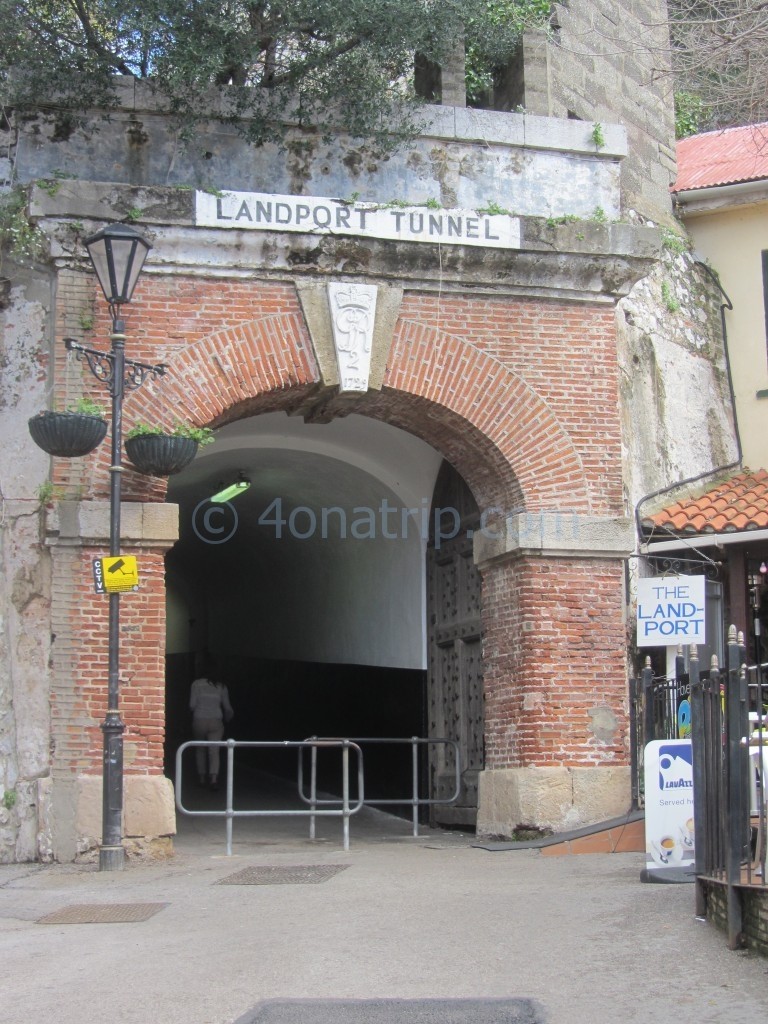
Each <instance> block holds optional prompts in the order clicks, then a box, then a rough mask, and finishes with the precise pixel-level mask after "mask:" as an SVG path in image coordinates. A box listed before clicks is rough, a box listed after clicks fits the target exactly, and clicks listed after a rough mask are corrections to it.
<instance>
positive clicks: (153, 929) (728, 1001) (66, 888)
mask: <svg viewBox="0 0 768 1024" xmlns="http://www.w3.org/2000/svg"><path fill="white" fill-rule="evenodd" d="M364 813H365V818H364V819H361V818H358V819H355V820H354V821H353V825H352V846H351V850H350V852H349V853H344V852H343V850H342V848H341V842H340V828H339V824H338V822H330V821H325V822H323V823H322V824H321V829H320V831H319V834H320V836H321V838H320V839H319V840H318V841H316V842H315V843H310V842H309V841H308V839H306V838H305V837H304V829H305V825H304V824H303V823H302V824H301V825H299V823H298V822H296V823H284V822H277V823H275V822H274V821H272V820H271V819H270V821H272V823H271V824H269V825H264V824H263V823H260V824H259V825H258V826H257V825H255V824H253V823H248V824H240V823H236V824H235V846H234V856H233V857H232V858H226V857H225V856H224V855H223V852H224V843H223V825H222V824H221V822H217V823H213V824H211V823H206V824H201V823H200V821H201V819H196V820H195V821H194V822H192V823H190V822H189V820H187V821H186V822H185V823H184V824H183V832H182V835H181V836H180V837H179V839H178V841H177V853H176V856H175V857H174V858H173V859H172V860H171V861H168V862H166V863H162V864H154V865H150V866H148V865H135V866H129V867H128V868H127V869H126V870H125V871H124V872H122V873H117V874H111V873H99V872H98V871H97V870H96V869H95V868H93V867H88V866H81V867H73V866H52V867H41V866H38V865H6V866H2V867H0V965H1V966H0V1019H1V1020H2V1021H3V1022H4V1024H27V1022H28V1021H38V1020H39V1021H55V1022H56V1024H85V1022H88V1024H106V1022H110V1024H111V1022H115V1021H118V1022H120V1024H131V1022H140V1024H148V1022H151V1024H182V1022H183V1024H231V1022H233V1021H236V1020H237V1019H238V1018H239V1017H242V1016H245V1017H246V1019H251V1018H254V1019H256V1017H255V1012H254V1010H255V1008H256V1007H257V1004H259V1003H260V1001H262V1000H276V999H312V1000H314V999H335V1000H339V999H366V1000H371V999H426V998H428V999H441V1000H446V999H457V998H464V999H470V998H474V999H477V998H480V997H482V998H486V999H487V998H495V999H506V1000H508V999H517V1000H523V1001H528V1000H532V1001H533V1003H532V1004H531V1005H533V1006H535V1007H536V1008H537V1010H536V1017H535V1019H536V1020H542V1021H547V1022H549V1024H620V1022H625V1021H637V1022H652V1024H657V1022H660V1021H667V1020H668V1019H671V1020H674V1021H686V1022H688V1021H695V1022H697V1024H707V1022H717V1024H720V1022H726V1021H727V1022H728V1024H758V1022H763V1021H766V1020H768V960H765V959H762V958H760V957H757V956H755V955H754V954H750V953H743V952H739V953H732V952H729V951H728V950H727V949H726V948H725V942H724V939H723V937H722V936H721V935H720V934H719V933H718V932H716V931H715V930H714V929H713V928H712V927H711V926H709V925H707V924H706V923H702V922H699V921H696V920H695V918H694V916H693V888H692V886H690V885H679V886H674V885H643V884H641V883H640V882H639V880H638V879H639V875H640V870H641V868H642V866H643V861H644V858H643V856H642V855H640V854H592V855H587V856H578V857H552V858H544V857H542V856H541V855H540V854H539V853H538V852H537V851H524V852H522V851H521V852H513V853H497V852H494V853H490V852H487V851H485V850H478V849H473V848H472V847H471V845H470V844H471V837H469V836H463V835H457V834H455V833H431V832H429V833H428V834H426V835H422V837H421V838H419V839H413V838H409V837H408V826H407V825H406V823H396V824H395V825H394V826H393V825H392V824H391V819H389V818H387V817H385V816H384V815H381V814H379V813H377V812H373V811H365V812H364ZM307 865H324V866H332V865H336V866H343V868H344V870H341V871H339V872H338V873H336V874H334V875H332V876H331V877H329V878H327V879H326V880H325V881H323V882H320V883H317V884H297V883H293V884H270V885H232V884H228V885H220V884H216V883H218V882H219V881H221V880H222V879H225V878H227V877H228V876H231V875H232V874H234V873H235V872H236V871H241V870H243V869H245V868H251V867H259V866H283V867H291V866H292V867H297V866H307ZM143 903H162V904H165V906H164V907H163V908H162V909H160V910H159V912H157V913H155V914H154V915H153V916H151V917H149V918H148V919H147V920H144V921H137V922H132V923H125V924H40V923H38V921H39V919H40V918H41V917H43V916H44V915H46V914H49V913H51V912H54V911H57V910H60V909H62V908H67V907H71V906H73V905H77V904H129V905H132V906H135V905H136V904H143ZM273 1005H274V1004H273ZM525 1005H528V1004H527V1002H526V1004H525ZM438 1008H439V1007H438ZM329 1011H331V1012H329V1014H328V1015H327V1019H328V1021H329V1024H333V1019H334V1013H333V1012H332V1011H333V1006H332V1004H329ZM335 1016H336V1019H337V1020H338V1019H340V1018H341V1015H340V1014H338V1013H337V1014H336V1015H335ZM437 1016H439V1014H438V1015H437ZM343 1017H344V1020H345V1021H347V1020H350V1019H351V1018H350V1015H349V1014H345V1015H343ZM352 1017H354V1014H352ZM264 1019H266V1016H265V1018H264ZM269 1019H270V1020H271V1019H273V1017H272V1016H269ZM274 1019H280V1020H281V1021H282V1020H286V1019H287V1020H290V1014H288V1016H287V1018H286V1015H285V1014H284V1013H282V1015H280V1014H278V1015H276V1016H274ZM298 1019H299V1015H298V1014H297V1016H296V1020H297V1021H298ZM361 1019H363V1015H361ZM366 1019H367V1018H366ZM377 1019H378V1018H377ZM451 1019H452V1018H451ZM483 1019H485V1017H483ZM504 1019H506V1018H503V1017H500V1018H499V1020H500V1021H501V1020H504ZM526 1019H527V1018H526ZM467 1024H470V1021H469V1020H468V1022H467Z"/></svg>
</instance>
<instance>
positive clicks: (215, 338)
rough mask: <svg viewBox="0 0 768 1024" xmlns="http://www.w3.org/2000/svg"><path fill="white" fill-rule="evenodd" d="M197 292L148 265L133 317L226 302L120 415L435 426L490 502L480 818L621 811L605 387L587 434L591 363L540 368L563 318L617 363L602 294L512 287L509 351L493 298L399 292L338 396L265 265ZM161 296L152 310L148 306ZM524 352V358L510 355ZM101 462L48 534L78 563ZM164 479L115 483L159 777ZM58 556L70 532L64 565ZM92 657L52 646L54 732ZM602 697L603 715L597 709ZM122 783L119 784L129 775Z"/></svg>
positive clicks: (482, 557)
mask: <svg viewBox="0 0 768 1024" xmlns="http://www.w3.org/2000/svg"><path fill="white" fill-rule="evenodd" d="M181 291H182V292H183V289H182V290H181ZM188 292H189V294H186V295H182V296H181V298H180V297H179V286H178V281H177V280H176V279H174V278H168V279H166V278H164V277H161V276H157V277H153V278H151V279H148V281H147V283H146V286H145V289H144V298H143V301H144V302H145V304H146V308H145V311H144V316H143V320H142V322H143V323H144V325H145V330H146V331H147V334H148V335H149V336H153V335H155V336H157V335H159V334H160V333H161V332H162V330H163V327H164V323H165V318H167V307H168V305H169V304H170V303H171V301H172V300H173V301H176V302H177V303H178V304H179V307H180V309H181V308H183V309H185V310H189V309H190V308H194V309H195V310H196V311H197V315H198V317H199V319H200V320H201V321H202V322H203V324H204V325H205V324H206V323H207V324H210V325H213V324H214V322H215V321H217V320H218V322H219V324H220V325H221V324H222V323H223V326H219V327H218V329H215V330H199V331H198V332H197V336H196V337H192V338H190V339H189V341H185V343H177V344H175V345H174V346H173V348H172V350H171V351H170V352H169V351H168V350H167V349H165V350H162V355H163V357H164V361H165V362H166V363H167V364H168V367H169V372H168V373H167V375H166V376H165V377H163V378H161V379H160V380H158V381H154V382H152V383H151V384H150V385H148V386H147V387H145V388H144V389H142V390H141V391H139V392H136V393H134V394H132V395H130V396H129V397H128V399H127V400H126V403H125V423H126V426H129V425H130V424H131V423H132V422H135V421H137V420H141V419H143V420H149V421H150V422H161V423H163V422H164V423H166V424H169V425H170V424H171V423H172V422H173V420H174V419H176V418H180V419H184V420H188V421H191V422H193V423H195V424H198V425H212V426H214V427H217V426H221V425H224V424H226V423H228V422H231V421H233V420H236V419H238V418H240V417H243V416H250V415H254V414H256V413H260V412H266V411H274V410H288V411H293V412H300V413H301V414H302V415H304V416H306V417H309V418H312V417H316V416H317V417H323V418H325V419H327V418H333V417H335V416H344V415H347V414H349V413H351V412H356V413H360V414H363V415H366V416H370V417H373V418H376V419H381V420H384V421H386V422H389V423H391V424H393V425H395V426H398V427H401V428H403V429H405V430H406V431H409V432H410V433H413V434H415V435H417V436H419V437H421V438H422V439H423V440H425V441H427V442H428V443H429V444H431V445H432V446H433V447H434V448H435V449H436V450H437V451H439V452H440V453H442V455H443V456H444V457H445V458H446V459H447V461H448V462H450V463H451V464H452V465H453V466H454V468H455V469H456V470H457V472H459V473H460V474H461V476H462V477H463V478H464V480H465V481H466V482H467V484H468V485H469V487H470V489H471V491H472V493H473V495H474V496H475V499H476V501H477V503H478V506H479V507H480V509H481V511H482V512H487V511H488V510H493V515H494V528H493V529H492V530H489V531H487V533H486V534H484V533H483V531H481V535H479V536H476V537H475V538H474V541H473V544H474V558H475V561H476V562H477V563H478V566H479V568H480V571H481V576H482V595H483V597H482V600H483V625H482V636H483V641H482V642H483V656H484V661H485V747H486V768H485V771H484V772H483V773H482V774H481V776H480V812H479V826H480V828H481V830H482V831H488V832H495V833H503V832H505V831H508V830H509V829H510V828H511V827H513V826H514V824H515V823H519V822H527V823H530V822H539V823H541V824H550V825H558V824H564V823H570V822H572V821H574V820H583V819H584V818H585V817H588V816H591V817H592V818H593V820H594V816H595V814H596V813H597V816H598V817H599V816H600V814H603V815H604V816H608V815H609V814H610V813H618V811H619V810H621V809H623V805H624V801H625V797H624V790H625V786H624V775H625V774H626V770H625V769H626V761H627V749H626V721H625V715H624V711H623V704H624V696H623V675H624V671H623V669H624V662H623V658H624V654H623V621H622V564H621V556H622V555H623V554H624V552H625V551H626V549H627V547H628V545H627V531H626V528H625V526H626V524H625V523H624V521H623V519H622V517H621V515H620V508H621V503H620V496H621V473H620V459H621V453H620V446H619V440H618V439H619V425H618V418H617V416H615V415H614V414H613V413H611V407H610V405H609V406H608V411H607V412H606V411H604V412H603V418H604V420H605V424H606V426H605V428H604V430H603V434H602V435H601V436H600V437H597V438H596V437H595V436H594V431H593V430H592V432H591V433H590V429H591V428H592V426H593V425H592V423H591V417H592V416H593V412H592V408H591V405H590V400H592V399H593V395H592V394H591V392H590V388H591V389H592V391H594V389H595V387H596V386H597V385H595V384H594V372H593V370H592V366H593V365H594V361H593V363H590V364H589V365H585V366H583V367H577V368H572V369H571V372H570V374H569V378H568V380H563V381H560V380H557V379H553V377H552V374H551V373H549V374H547V373H546V372H542V369H541V358H540V351H541V347H542V345H546V344H550V345H555V344H560V343H561V342H560V334H561V333H562V332H563V331H567V332H569V336H570V337H573V338H578V339H580V343H581V344H582V345H583V344H584V342H583V338H584V336H585V332H591V334H592V336H593V338H592V340H593V343H594V347H595V348H596V349H599V350H600V353H601V356H600V358H601V360H602V361H603V363H605V364H606V365H609V368H610V360H609V356H610V341H611V336H609V334H608V331H607V329H606V324H607V322H608V314H607V313H606V310H605V308H603V307H600V308H597V309H595V310H592V309H589V308H586V307H585V308H583V309H580V310H577V311H576V312H574V310H573V309H572V308H571V307H567V306H565V304H561V306H557V304H554V303H550V304H548V305H547V304H545V303H541V304H540V305H539V306H537V307H536V310H534V311H533V312H532V311H531V310H530V309H528V310H527V311H526V309H525V308H524V307H525V303H524V302H523V301H522V300H519V301H518V300H505V301H506V302H507V307H509V308H505V310H504V315H505V317H506V318H507V319H506V321H505V322H506V323H508V324H513V325H515V331H516V332H517V334H518V336H519V338H520V339H521V344H520V349H519V352H520V355H518V350H517V349H515V348H511V349H510V348H509V346H507V349H504V347H503V345H502V344H501V342H500V341H499V340H498V339H497V335H498V328H497V325H496V321H495V320H494V318H493V310H492V309H491V311H490V313H489V305H490V304H489V303H488V302H482V303H481V302H479V301H476V300H470V299H466V300H462V302H456V303H455V306H456V311H455V312H454V314H453V316H452V319H451V320H450V323H448V322H446V323H443V324H437V323H435V322H434V320H435V312H434V308H433V303H432V300H430V299H423V298H422V297H420V296H418V295H413V296H407V297H406V298H404V299H403V301H402V304H401V305H399V306H398V307H397V309H396V310H395V312H394V314H393V315H392V316H391V318H390V320H391V329H389V330H387V331H382V332H380V336H379V338H378V340H377V341H376V345H377V346H378V352H377V353H376V354H377V356H378V361H379V366H380V372H379V376H378V378H377V379H376V380H375V382H374V385H373V387H372V388H371V389H370V390H369V391H368V392H367V393H365V394H354V395H350V394H338V393H337V390H336V388H335V387H334V385H333V384H332V383H331V379H332V378H331V377H330V376H329V370H328V367H329V361H328V354H327V349H326V348H325V347H324V339H323V338H322V330H321V329H319V328H318V323H317V318H316V317H315V316H313V315H307V309H306V307H302V306H301V304H300V302H299V300H298V296H297V293H296V291H295V290H294V289H293V288H291V287H290V286H288V285H285V284H268V283H264V282H262V283H261V285H260V287H259V289H258V290H257V292H256V293H254V292H253V290H252V286H251V284H250V283H249V282H247V281H244V280H234V281H229V282H227V283H226V287H225V285H223V284H222V283H221V282H218V281H206V282H199V281H195V282H194V289H192V288H191V287H190V289H188ZM222 294H224V298H222ZM224 299H226V301H224ZM182 300H183V301H182ZM193 301H194V303H195V304H196V305H195V306H194V307H190V305H189V303H191V302H193ZM473 301H474V306H473ZM498 301H499V303H501V300H498ZM155 304H156V305H157V308H159V309H162V310H163V313H162V314H159V313H154V312H153V309H154V308H155ZM258 307H260V310H259V308H258ZM438 313H440V310H439V309H438ZM523 313H525V314H526V315H525V316H523V315H522V314H523ZM247 314H250V315H247ZM254 314H256V315H254ZM518 314H519V316H518ZM534 314H535V315H534ZM185 315H188V314H185ZM440 315H441V316H442V315H443V314H442V313H440ZM481 318H485V319H486V320H487V321H488V326H487V328H486V329H485V331H484V332H479V331H478V330H477V328H473V329H472V330H469V329H468V327H467V325H469V324H470V323H474V322H475V320H480V319H481ZM438 319H439V318H438ZM446 319H449V318H446ZM462 323H463V324H465V329H464V333H463V334H462ZM449 327H451V328H452V329H450V330H449V329H448V328H449ZM507 329H508V330H509V327H508V328H507ZM542 339H543V340H542ZM547 339H554V340H549V341H547ZM502 341H503V339H502ZM523 343H525V344H523ZM526 346H528V348H526ZM529 350H530V351H529ZM157 353H158V349H157V347H155V348H152V346H151V345H149V344H147V343H145V345H144V351H143V352H142V355H144V356H145V357H148V358H157ZM510 353H511V354H510ZM515 360H517V362H518V364H519V365H518V366H517V367H515V366H513V365H509V364H510V363H514V362H515ZM537 360H538V361H537ZM523 370H524V371H525V372H522V371H523ZM543 370H544V371H546V366H544V367H543ZM577 370H578V372H577ZM532 380H536V381H537V384H536V386H534V385H533V383H532V382H531V381H532ZM601 386H603V387H604V390H605V394H604V395H601V396H599V397H600V399H601V401H603V403H604V404H605V401H606V400H608V401H609V400H610V399H611V397H612V394H615V388H616V374H615V373H613V375H611V374H608V376H607V384H605V385H601ZM611 388H613V389H614V392H611ZM614 421H615V422H614ZM105 469H106V461H105V458H104V457H103V456H101V457H99V458H97V459H94V460H92V461H91V463H90V464H89V466H88V471H87V473H85V474H82V475H81V482H83V481H84V482H85V484H86V485H87V487H88V489H89V493H90V494H91V500H90V501H87V502H81V503H75V504H77V505H78V508H77V509H73V513H72V517H71V522H70V525H69V526H68V527H67V529H68V530H70V533H69V534H67V533H64V534H61V535H60V538H59V539H60V541H62V542H63V541H64V540H66V545H67V546H66V558H69V559H71V558H73V557H74V558H75V559H76V561H78V562H79V564H80V572H81V574H82V573H85V572H86V571H87V565H88V560H89V558H90V556H91V554H92V553H93V552H94V551H95V550H98V545H99V540H98V538H99V534H100V531H101V530H102V529H103V526H102V525H98V524H96V519H95V518H94V515H93V513H94V511H96V509H97V506H98V505H99V499H100V498H101V496H102V495H103V494H104V493H105V480H106V472H105ZM165 486H166V485H165V484H164V483H163V482H161V481H153V480H147V479H142V478H139V477H138V476H137V475H135V474H126V481H125V486H124V494H125V498H126V501H127V502H128V503H131V502H133V503H134V505H133V509H132V511H133V518H131V516H130V515H129V516H127V517H126V518H125V522H126V531H125V545H126V548H127V549H128V550H130V548H131V547H133V548H134V549H135V550H137V551H141V553H142V558H143V560H144V564H145V565H146V566H147V571H146V572H145V577H144V580H145V582H144V586H143V589H142V593H141V594H140V595H137V597H136V600H135V601H134V602H133V604H132V605H131V606H130V607H129V608H128V610H127V614H126V616H125V628H126V630H127V631H129V632H130V631H134V632H135V638H136V642H135V645H134V646H133V647H132V648H131V650H129V652H128V654H127V658H126V665H127V669H128V671H129V672H131V671H133V672H134V674H135V678H136V679H137V683H136V684H135V685H136V691H135V693H133V694H132V693H131V692H130V690H128V691H127V692H128V695H129V696H130V697H131V698H132V700H133V709H134V713H133V714H132V716H130V717H128V716H127V719H128V720H127V731H126V744H127V749H128V750H129V753H130V757H129V759H128V763H127V770H128V772H129V773H130V772H131V771H134V772H138V774H139V775H141V776H142V777H143V778H144V782H143V783H142V784H143V785H147V784H149V785H150V788H151V778H152V777H157V776H158V775H159V773H160V771H161V765H162V755H160V757H158V755H157V737H158V733H159V735H160V740H161V739H162V736H161V734H162V727H161V725H160V723H159V722H158V717H160V719H161V718H162V696H161V694H162V679H161V675H162V669H161V664H160V659H159V657H158V647H160V648H161V646H162V644H163V642H164V586H163V577H162V556H163V553H164V551H165V550H167V548H168V547H169V546H170V544H171V543H172V541H173V536H172V531H171V529H170V527H169V524H170V520H171V518H172V516H173V510H172V508H171V507H169V506H166V505H164V504H163V499H164V495H165ZM104 504H105V503H103V502H102V503H101V514H102V516H103V513H104V507H103V506H104ZM129 507H130V506H129ZM84 513H87V515H85V517H84ZM101 535H102V536H103V534H101ZM64 556H65V549H64V548H61V551H60V558H59V566H60V567H61V568H62V570H63V567H64ZM67 571H70V572H71V571H73V570H72V569H71V568H70V569H68V570H67ZM60 610H61V621H62V635H63V636H69V637H74V636H79V635H83V634H85V635H88V631H87V630H86V629H85V626H84V620H83V619H82V615H84V614H86V611H85V609H75V610H73V609H72V608H71V607H69V608H66V607H65V606H64V603H62V604H61V609H60ZM100 613H101V609H96V608H95V607H94V608H92V609H90V611H89V612H88V614H90V615H92V616H93V617H94V618H95V619H98V617H99V614H100ZM149 622H151V623H152V629H151V631H148V629H147V623H149ZM597 622H599V629H598V630H596V629H595V628H594V627H595V625H596V624H597ZM94 647H98V642H97V641H96V640H94ZM60 651H61V652H62V653H63V651H64V648H63V647H60ZM90 657H91V655H90V649H89V645H88V644H87V643H86V645H85V646H84V647H83V648H82V649H78V650H74V648H73V647H72V646H71V645H70V648H69V653H68V654H67V658H68V661H67V662H65V661H64V660H63V659H62V658H61V657H60V660H59V663H58V668H57V670H56V673H55V674H56V678H57V681H58V682H57V686H58V687H59V690H58V693H60V694H61V698H62V699H61V703H60V707H61V713H57V717H55V721H54V727H55V729H57V730H59V731H61V732H62V733H66V730H67V728H68V719H67V716H68V714H69V710H68V706H67V704H66V700H65V697H66V695H67V694H68V693H69V689H68V688H71V686H70V683H69V682H68V681H67V680H68V678H69V679H71V677H72V674H73V673H74V674H77V673H78V672H80V674H82V671H86V672H87V668H85V666H87V665H88V664H89V658H90ZM138 680H140V682H138ZM553 680H556V684H557V699H556V701H553V700H552V692H553ZM617 687H620V689H619V691H618V693H617ZM78 701H79V704H78V707H79V708H80V711H79V712H78V713H80V714H81V715H82V716H84V717H86V718H88V717H90V718H91V719H92V720H93V723H94V726H93V729H92V730H90V733H89V735H90V734H91V733H92V734H93V735H92V739H93V742H91V741H89V745H88V748H87V749H85V750H78V751H72V752H71V756H68V759H67V761H66V765H64V764H63V767H68V768H69V770H70V771H71V770H72V768H74V769H75V770H76V771H79V772H81V773H83V774H84V775H85V776H87V777H89V778H90V777H91V776H90V772H95V771H96V769H97V765H98V752H97V743H96V737H97V736H98V728H97V726H96V722H97V721H98V715H97V714H95V712H94V708H95V707H96V704H97V701H96V699H95V696H94V697H89V696H88V693H86V694H85V695H82V694H81V695H79V696H78ZM139 709H141V712H142V715H143V714H144V710H146V718H145V719H142V718H141V716H139V715H138V710H139ZM606 709H607V710H608V712H609V716H611V720H612V721H613V723H614V725H613V728H612V729H606V728H605V727H604V724H605V720H606V714H605V712H606ZM596 716H597V718H598V719H599V721H600V722H601V728H600V730H599V735H598V731H596V730H595V729H594V722H595V720H597V719H596ZM126 793H127V799H128V798H129V788H127V790H126ZM75 799H76V798H75ZM596 807H599V808H600V811H599V812H596V811H595V810H594V808H596ZM617 808H618V810H617ZM136 827H137V829H140V826H139V825H137V826H136Z"/></svg>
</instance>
